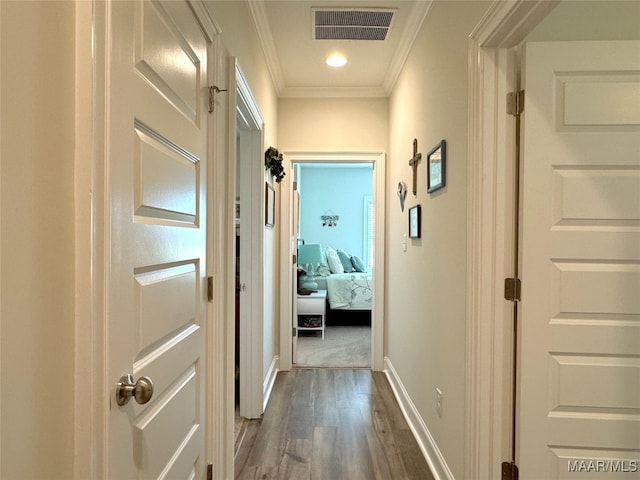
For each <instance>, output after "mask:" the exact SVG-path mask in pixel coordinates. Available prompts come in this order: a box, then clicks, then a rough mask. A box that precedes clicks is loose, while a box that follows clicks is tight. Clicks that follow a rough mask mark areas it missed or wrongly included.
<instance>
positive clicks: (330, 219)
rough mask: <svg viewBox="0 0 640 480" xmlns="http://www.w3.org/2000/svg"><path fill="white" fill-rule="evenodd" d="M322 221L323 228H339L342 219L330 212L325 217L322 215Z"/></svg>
mask: <svg viewBox="0 0 640 480" xmlns="http://www.w3.org/2000/svg"><path fill="white" fill-rule="evenodd" d="M320 219H321V220H322V226H323V227H337V226H338V220H339V219H340V217H339V216H338V215H336V214H335V213H333V212H332V211H331V210H329V211H328V212H326V213H325V214H324V215H321V216H320Z"/></svg>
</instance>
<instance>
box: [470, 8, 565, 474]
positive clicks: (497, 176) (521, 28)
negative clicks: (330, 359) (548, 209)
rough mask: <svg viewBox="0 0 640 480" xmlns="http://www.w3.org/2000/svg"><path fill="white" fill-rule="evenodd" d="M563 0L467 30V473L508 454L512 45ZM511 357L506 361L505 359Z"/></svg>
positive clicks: (491, 16)
mask: <svg viewBox="0 0 640 480" xmlns="http://www.w3.org/2000/svg"><path fill="white" fill-rule="evenodd" d="M558 3H560V2H559V0H552V1H549V0H536V1H523V0H518V1H515V2H512V1H509V2H505V1H494V3H493V4H492V5H491V6H490V8H489V10H488V11H487V13H486V14H485V16H484V17H483V18H482V19H481V20H480V22H479V23H478V25H477V26H476V28H475V29H474V31H473V32H472V33H471V35H470V37H469V46H468V52H469V61H468V65H469V67H468V77H469V83H468V98H469V103H468V118H469V127H468V128H469V130H468V158H469V173H468V181H467V182H468V184H467V188H468V199H467V212H468V215H467V232H468V233H467V244H468V254H467V271H468V276H467V289H466V290H467V295H466V304H467V320H466V324H467V332H466V384H467V389H466V394H465V397H466V398H465V405H466V407H465V448H464V451H465V453H464V466H465V467H464V478H486V479H499V478H500V477H501V470H500V465H501V462H502V461H506V460H510V456H511V452H510V449H511V432H510V428H511V407H510V406H511V396H512V394H511V383H510V382H511V372H512V366H511V360H510V357H511V350H512V347H511V340H512V337H513V335H512V330H511V308H510V304H509V303H508V302H506V301H505V300H504V298H503V290H502V288H503V282H504V279H505V278H507V277H509V276H510V273H511V270H512V268H513V261H512V252H513V248H514V245H513V235H512V233H511V232H512V229H513V213H514V212H513V208H512V204H513V202H512V199H513V194H514V193H513V192H514V181H513V175H511V173H512V171H513V170H512V166H511V165H510V163H512V158H513V149H514V148H515V147H514V141H513V139H512V132H513V128H515V127H514V121H513V117H510V116H508V115H507V114H506V109H505V103H506V102H505V98H506V94H507V92H508V91H510V90H511V89H512V88H513V87H514V86H515V73H516V70H515V68H516V65H515V61H514V53H513V48H514V47H517V46H518V45H519V44H520V43H521V42H522V41H523V40H524V39H525V37H526V36H527V35H528V34H529V33H530V32H531V31H532V30H533V29H534V28H535V27H536V26H537V25H538V24H539V23H540V22H541V21H542V19H544V18H545V17H546V16H547V15H548V14H549V12H551V10H553V9H554V8H555V7H556V6H557V5H558ZM505 359H506V361H505Z"/></svg>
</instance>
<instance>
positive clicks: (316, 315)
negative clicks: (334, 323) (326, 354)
mask: <svg viewBox="0 0 640 480" xmlns="http://www.w3.org/2000/svg"><path fill="white" fill-rule="evenodd" d="M326 303H327V291H326V290H318V291H317V292H313V293H311V294H309V295H300V294H298V330H310V331H319V332H322V339H323V340H324V326H325V318H324V317H325V309H326Z"/></svg>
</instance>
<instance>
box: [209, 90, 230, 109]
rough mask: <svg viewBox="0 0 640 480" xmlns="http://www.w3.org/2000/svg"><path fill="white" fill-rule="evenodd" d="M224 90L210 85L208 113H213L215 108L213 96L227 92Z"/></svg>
mask: <svg viewBox="0 0 640 480" xmlns="http://www.w3.org/2000/svg"><path fill="white" fill-rule="evenodd" d="M228 91H229V90H227V89H226V88H224V89H222V88H219V87H218V86H217V85H211V86H210V87H209V113H213V110H214V108H215V106H216V99H215V94H216V93H220V92H228Z"/></svg>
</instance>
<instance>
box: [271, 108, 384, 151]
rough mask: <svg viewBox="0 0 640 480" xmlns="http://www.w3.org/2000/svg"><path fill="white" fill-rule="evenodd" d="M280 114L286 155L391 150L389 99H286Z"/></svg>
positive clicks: (279, 127) (281, 145)
mask: <svg viewBox="0 0 640 480" xmlns="http://www.w3.org/2000/svg"><path fill="white" fill-rule="evenodd" d="M278 110H279V115H278V142H280V147H281V149H282V150H284V151H299V152H323V151H326V152H331V151H333V152H336V151H349V152H354V151H368V152H372V151H381V152H387V151H388V150H389V101H388V99H386V98H282V99H280V103H279V109H278Z"/></svg>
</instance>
